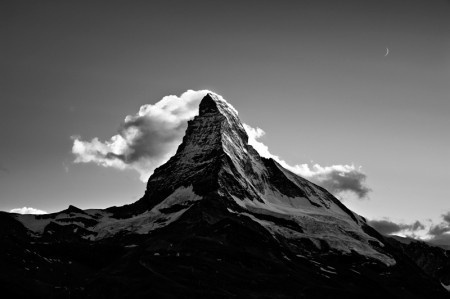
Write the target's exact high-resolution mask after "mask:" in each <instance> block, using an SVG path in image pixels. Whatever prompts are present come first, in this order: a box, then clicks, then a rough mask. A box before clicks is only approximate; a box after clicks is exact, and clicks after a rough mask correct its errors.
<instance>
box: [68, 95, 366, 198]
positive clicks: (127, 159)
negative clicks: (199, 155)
mask: <svg viewBox="0 0 450 299" xmlns="http://www.w3.org/2000/svg"><path fill="white" fill-rule="evenodd" d="M208 92H209V91H208V90H200V91H193V90H188V91H186V92H185V93H183V94H182V95H181V96H179V97H178V96H174V95H170V96H166V97H164V98H163V99H161V100H160V101H159V102H157V103H156V104H153V105H151V104H148V105H143V106H141V108H140V109H139V112H138V113H136V114H135V115H129V116H127V117H126V118H125V120H124V122H123V123H122V124H121V125H120V127H119V130H118V134H116V135H114V136H112V137H111V138H110V139H109V140H105V141H101V140H100V139H99V138H97V137H96V138H93V139H92V140H90V141H86V140H83V139H82V138H81V137H80V136H73V137H72V139H73V146H72V153H73V154H74V155H75V161H74V162H75V163H95V164H97V165H100V166H103V167H112V168H116V169H132V170H136V171H137V172H139V174H140V178H141V180H142V181H143V182H146V181H147V180H148V177H149V176H150V175H151V174H152V173H153V171H154V170H155V168H157V167H158V166H160V165H162V164H164V163H165V162H166V161H167V160H169V158H170V157H171V156H173V155H174V154H175V152H176V150H177V148H178V145H179V144H180V143H181V141H182V138H183V135H184V133H185V130H186V127H187V121H188V120H189V119H192V118H193V117H194V116H195V115H197V114H198V106H199V104H200V101H201V99H202V98H203V97H204V96H205V95H206V93H208ZM244 128H245V130H246V131H247V134H248V135H249V144H250V145H252V146H253V147H254V148H255V149H256V150H257V151H258V152H259V154H260V155H261V156H263V157H266V158H273V159H275V160H276V161H278V162H279V163H280V164H281V165H282V166H283V167H285V168H287V169H289V170H291V171H292V172H294V173H296V174H299V175H300V176H303V177H305V178H306V179H308V180H311V181H312V182H314V183H316V184H318V185H320V186H323V187H325V188H326V189H328V191H330V192H331V193H333V194H335V195H342V194H344V193H346V192H352V193H354V194H356V195H357V197H359V198H365V197H367V194H368V193H369V191H370V189H369V188H368V187H367V186H366V185H365V179H366V175H365V174H364V173H363V172H362V171H361V168H360V167H355V166H354V165H333V166H325V167H323V166H320V165H319V164H315V165H312V166H311V167H310V166H309V165H308V164H299V165H294V166H291V165H289V164H288V163H286V162H285V161H284V160H282V159H281V158H280V157H278V156H276V155H273V154H271V153H270V151H269V148H268V147H267V146H266V145H265V144H263V143H262V142H261V141H259V139H260V138H261V137H262V136H264V134H265V132H264V131H263V130H262V129H260V128H253V127H251V126H249V125H247V124H244Z"/></svg>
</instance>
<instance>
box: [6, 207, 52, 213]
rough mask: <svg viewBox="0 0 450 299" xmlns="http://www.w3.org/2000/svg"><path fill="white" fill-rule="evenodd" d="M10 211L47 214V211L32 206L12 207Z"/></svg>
mask: <svg viewBox="0 0 450 299" xmlns="http://www.w3.org/2000/svg"><path fill="white" fill-rule="evenodd" d="M9 212H10V213H18V214H47V212H46V211H42V210H38V209H35V208H32V207H23V208H17V209H12V210H10V211H9Z"/></svg>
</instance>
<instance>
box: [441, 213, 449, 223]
mask: <svg viewBox="0 0 450 299" xmlns="http://www.w3.org/2000/svg"><path fill="white" fill-rule="evenodd" d="M442 219H444V221H445V222H447V223H449V224H450V212H447V214H443V215H442Z"/></svg>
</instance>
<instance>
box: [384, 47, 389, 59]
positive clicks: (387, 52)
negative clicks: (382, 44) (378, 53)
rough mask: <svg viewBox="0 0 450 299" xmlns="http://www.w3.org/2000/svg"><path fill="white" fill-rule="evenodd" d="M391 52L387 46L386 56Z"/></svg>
mask: <svg viewBox="0 0 450 299" xmlns="http://www.w3.org/2000/svg"><path fill="white" fill-rule="evenodd" d="M388 54H389V48H386V54H384V57H386V56H388Z"/></svg>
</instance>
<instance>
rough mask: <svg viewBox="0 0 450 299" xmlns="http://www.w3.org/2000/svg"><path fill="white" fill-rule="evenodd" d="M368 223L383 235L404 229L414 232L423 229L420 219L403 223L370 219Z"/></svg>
mask: <svg viewBox="0 0 450 299" xmlns="http://www.w3.org/2000/svg"><path fill="white" fill-rule="evenodd" d="M369 225H370V226H372V227H373V228H375V229H376V230H377V231H378V232H379V233H381V234H383V235H391V234H395V233H399V232H401V231H405V230H407V231H410V232H415V231H418V230H423V229H425V225H423V224H422V223H421V222H420V221H416V222H414V223H411V224H404V223H395V222H392V221H390V220H388V219H382V220H370V221H369Z"/></svg>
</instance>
